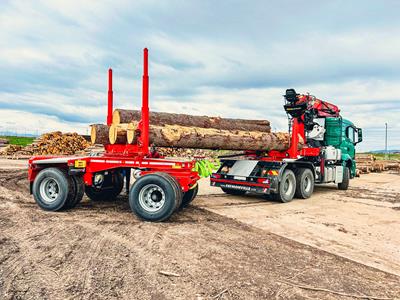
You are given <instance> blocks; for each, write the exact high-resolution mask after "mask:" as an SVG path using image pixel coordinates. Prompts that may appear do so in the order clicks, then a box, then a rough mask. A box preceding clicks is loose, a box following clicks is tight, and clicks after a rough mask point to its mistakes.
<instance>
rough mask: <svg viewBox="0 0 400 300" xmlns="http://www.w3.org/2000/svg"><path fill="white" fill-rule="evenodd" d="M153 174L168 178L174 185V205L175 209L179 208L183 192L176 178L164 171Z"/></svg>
mask: <svg viewBox="0 0 400 300" xmlns="http://www.w3.org/2000/svg"><path fill="white" fill-rule="evenodd" d="M154 174H157V175H160V176H163V177H164V178H165V179H167V180H169V181H170V182H171V183H172V184H173V185H174V186H175V193H176V207H175V211H176V210H178V209H179V208H180V206H181V205H182V199H183V192H182V187H181V185H180V184H179V182H178V180H176V179H175V177H173V176H172V175H169V174H168V173H164V172H156V173H154Z"/></svg>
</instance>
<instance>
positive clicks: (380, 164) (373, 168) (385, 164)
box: [356, 153, 400, 174]
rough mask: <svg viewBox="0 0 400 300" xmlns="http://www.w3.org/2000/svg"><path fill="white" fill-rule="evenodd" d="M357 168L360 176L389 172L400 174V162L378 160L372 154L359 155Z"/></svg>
mask: <svg viewBox="0 0 400 300" xmlns="http://www.w3.org/2000/svg"><path fill="white" fill-rule="evenodd" d="M356 166H357V173H358V174H368V173H379V172H383V171H388V170H395V171H399V172H400V161H398V160H377V159H376V157H375V156H374V155H372V154H367V153H357V154H356Z"/></svg>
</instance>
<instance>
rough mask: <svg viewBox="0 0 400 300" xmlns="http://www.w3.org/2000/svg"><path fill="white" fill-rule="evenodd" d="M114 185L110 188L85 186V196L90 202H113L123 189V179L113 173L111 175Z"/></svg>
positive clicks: (118, 174)
mask: <svg viewBox="0 0 400 300" xmlns="http://www.w3.org/2000/svg"><path fill="white" fill-rule="evenodd" d="M112 176H113V180H114V185H113V187H112V188H98V187H95V186H86V187H85V194H86V196H88V197H89V198H90V200H92V201H113V200H115V198H116V197H117V196H118V195H119V194H121V192H122V189H123V188H124V177H123V176H122V174H121V173H120V172H117V171H116V172H114V173H113V174H112Z"/></svg>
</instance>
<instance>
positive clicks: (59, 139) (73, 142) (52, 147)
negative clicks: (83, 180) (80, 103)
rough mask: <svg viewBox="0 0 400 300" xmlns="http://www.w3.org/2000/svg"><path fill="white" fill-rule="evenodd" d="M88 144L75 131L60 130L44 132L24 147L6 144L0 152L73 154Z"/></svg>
mask: <svg viewBox="0 0 400 300" xmlns="http://www.w3.org/2000/svg"><path fill="white" fill-rule="evenodd" d="M89 146H90V143H89V142H88V141H86V140H85V138H83V137H82V136H80V135H79V134H77V133H75V132H74V133H65V134H63V133H62V132H60V131H55V132H50V133H45V134H43V135H41V136H40V137H39V138H38V139H36V140H35V141H33V143H32V144H30V145H27V146H26V147H22V146H18V145H8V146H7V147H5V148H4V149H3V151H2V152H1V154H3V155H7V156H30V155H47V154H67V155H71V154H75V153H76V152H77V151H80V150H83V149H85V148H87V147H89Z"/></svg>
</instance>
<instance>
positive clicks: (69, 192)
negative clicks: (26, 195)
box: [32, 168, 75, 211]
mask: <svg viewBox="0 0 400 300" xmlns="http://www.w3.org/2000/svg"><path fill="white" fill-rule="evenodd" d="M32 194H33V198H34V199H35V201H36V203H37V204H38V205H39V206H40V208H42V209H44V210H47V211H59V210H61V209H63V208H64V206H65V203H66V202H67V201H69V199H73V197H74V195H75V187H74V186H73V180H72V178H70V177H68V176H67V175H66V173H65V172H64V171H62V170H60V169H58V168H46V169H43V170H42V171H40V172H39V174H38V175H37V176H36V178H35V180H34V182H33V186H32Z"/></svg>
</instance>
